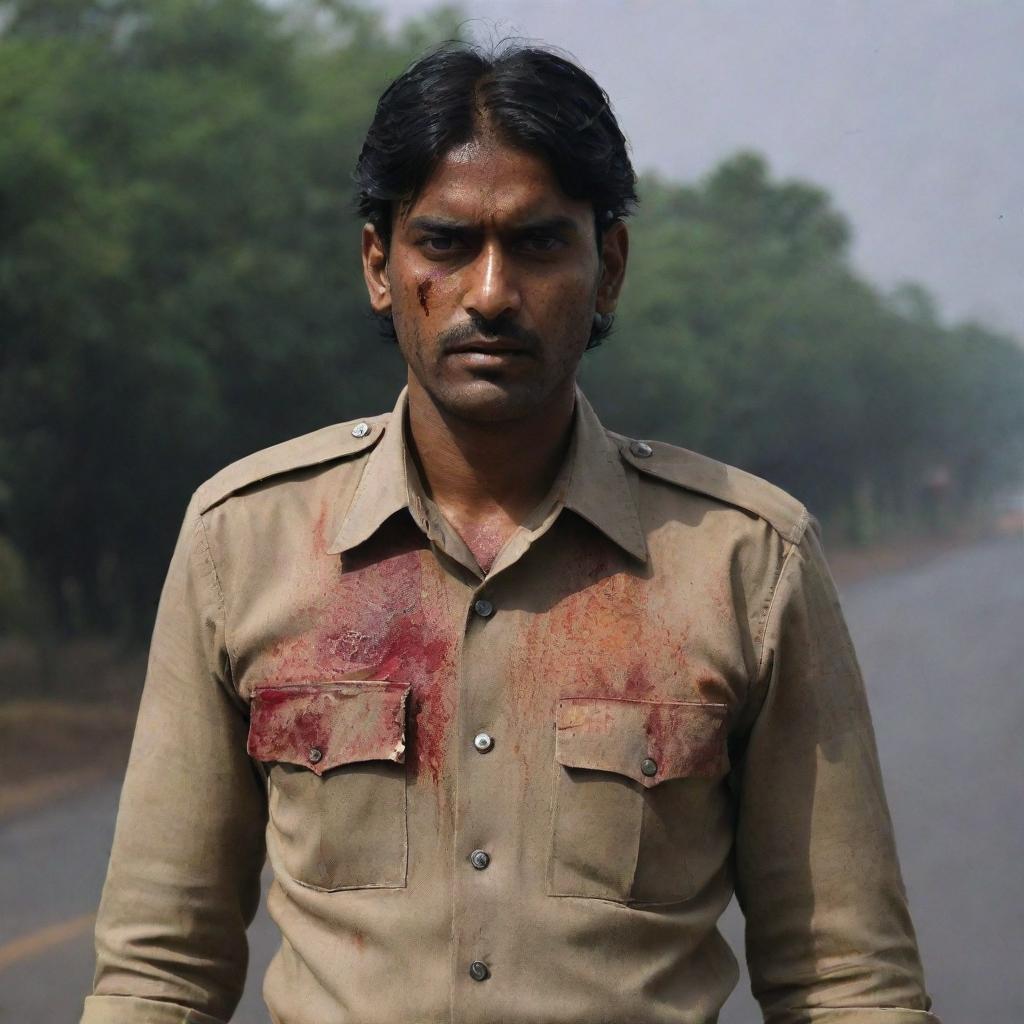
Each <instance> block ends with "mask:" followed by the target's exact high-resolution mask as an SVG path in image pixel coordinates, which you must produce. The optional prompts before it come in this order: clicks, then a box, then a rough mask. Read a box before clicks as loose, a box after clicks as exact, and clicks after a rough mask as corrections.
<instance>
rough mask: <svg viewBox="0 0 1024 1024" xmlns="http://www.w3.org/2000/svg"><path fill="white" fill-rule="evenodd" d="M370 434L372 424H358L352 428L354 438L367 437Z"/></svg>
mask: <svg viewBox="0 0 1024 1024" xmlns="http://www.w3.org/2000/svg"><path fill="white" fill-rule="evenodd" d="M369 432H370V424H369V423H357V424H356V425H355V426H354V427H353V428H352V436H353V437H366V435H367V434H368V433H369Z"/></svg>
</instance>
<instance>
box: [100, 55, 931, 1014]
mask: <svg viewBox="0 0 1024 1024" xmlns="http://www.w3.org/2000/svg"><path fill="white" fill-rule="evenodd" d="M356 177H357V182H358V187H359V197H360V208H361V210H362V212H363V214H364V215H365V216H366V218H367V221H368V223H367V225H366V227H365V228H364V230H363V239H362V252H363V266H364V270H365V276H366V284H367V288H368V291H369V296H370V303H371V306H372V308H373V310H374V312H375V313H376V314H377V315H378V316H380V317H381V318H383V319H385V320H386V321H387V322H388V323H389V324H393V329H394V333H395V335H396V337H397V341H398V344H399V345H400V347H401V351H402V354H403V356H404V357H405V360H406V362H407V363H408V367H409V374H408V388H407V390H406V391H404V392H403V393H402V395H401V396H400V398H399V400H398V404H397V406H396V408H395V410H394V412H393V413H392V414H391V415H390V416H378V417H374V418H371V419H365V420H355V421H352V422H350V423H346V424H343V425H340V426H334V427H328V428H326V429H324V430H321V431H319V432H317V433H314V434H311V435H308V436H306V437H303V438H298V439H297V440H294V441H290V442H287V443H285V444H283V445H279V446H278V447H276V448H271V449H269V450H268V451H265V452H261V453H258V454H256V455H253V456H251V457H250V458H247V459H243V460H242V461H241V462H239V463H236V464H234V465H233V466H230V467H228V468H227V469H226V470H224V471H223V472H222V473H220V474H219V475H217V476H215V477H214V478H213V479H212V480H210V481H208V482H207V483H206V484H204V485H203V486H202V487H200V488H199V490H198V491H197V492H196V494H195V496H194V497H193V499H192V502H191V504H190V507H189V510H188V513H187V515H186V519H185V524H184V527H183V529H182V533H181V537H180V540H179V543H178V547H177V550H176V552H175V555H174V559H173V561H172V563H171V567H170V571H169V574H168V578H167V583H166V586H165V590H164V594H163V597H162V599H161V605H160V610H159V614H158V618H157V624H156V629H155V634H154V638H153V646H152V652H151V659H150V666H149V672H148V676H147V680H146V687H145V693H144V696H143V701H142V706H141V710H140V715H139V723H138V728H137V733H136V739H135V743H134V747H133V751H132V757H131V762H130V765H129V769H128V775H127V779H126V782H125V789H124V795H123V797H122V802H121V808H120V813H119V819H118V827H117V834H116V838H115V842H114V849H113V853H112V856H111V863H110V870H109V876H108V880H107V885H106V888H105V890H104V896H103V903H102V907H101V911H100V916H99V921H98V924H97V948H98V968H97V977H96V984H95V990H94V993H93V995H91V996H90V997H89V999H88V1000H87V1001H86V1009H85V1015H84V1018H83V1020H84V1021H85V1022H87V1024H100V1022H103V1024H120V1022H124V1024H128V1022H140V1024H141V1022H143V1021H145V1022H146V1024H164V1022H166V1024H171V1022H174V1024H180V1022H183V1021H189V1022H201V1024H212V1022H217V1021H225V1020H227V1019H228V1018H229V1017H230V1015H231V1013H232V1010H233V1008H234V1006H235V1003H236V1001H237V999H238V996H239V993H240V991H241V987H242V984H243V979H244V974H245V967H246V946H245V935H244V931H245V927H246V924H247V923H248V922H249V920H250V919H251V918H252V915H253V913H254V911H255V907H256V905H257V899H258V879H259V874H260V869H261V865H262V862H263V857H264V835H265V838H266V850H267V853H268V854H269V859H270V862H271V864H272V866H273V869H274V883H273V886H272V888H271V892H270V896H269V908H270V912H271V914H272V915H273V917H274V919H275V920H276V921H277V922H278V924H279V925H280V928H281V933H282V945H281V949H280V951H279V953H278V954H277V957H276V959H275V960H274V962H273V964H272V965H271V967H270V970H269V972H268V974H267V977H266V980H265V985H264V994H265V997H266V1000H267V1003H268V1006H269V1008H270V1012H271V1016H272V1017H273V1019H274V1020H275V1021H276V1022H280V1024H329V1022H337V1024H341V1022H353V1024H375V1022H388V1024H434V1022H441V1021H449V1022H454V1021H458V1022H495V1021H502V1022H509V1024H518V1022H544V1024H555V1022H566V1024H568V1022H572V1024H609V1022H617V1024H661V1022H669V1021H671V1022H673V1024H678V1022H689V1024H697V1022H712V1021H714V1020H715V1019H716V1017H717V1013H718V1010H719V1008H720V1007H721V1005H722V1003H723V1002H724V1001H725V999H726V997H727V995H728V994H729V992H730V990H731V989H732V988H733V987H734V985H735V983H736V978H737V970H736V962H735V959H734V957H733V955H732V954H731V952H730V951H729V949H728V948H727V947H726V945H725V943H724V942H723V940H722V938H721V936H720V935H719V933H718V931H717V930H716V922H717V920H718V918H719V916H720V914H721V913H722V911H723V910H724V908H725V907H726V905H727V904H728V902H729V900H730V897H731V895H732V893H733V890H734V887H735V889H736V891H737V892H738V895H739V898H740V902H741V905H742V907H743V910H744V912H745V914H746V919H747V951H746V952H747V959H748V962H749V964H750V972H751V978H752V982H753V986H754V992H755V995H756V996H757V997H758V999H759V1000H760V1002H761V1005H762V1007H763V1010H764V1015H765V1018H766V1020H768V1021H770V1022H771V1024H797V1022H801V1024H803V1022H812V1021H813V1022H815V1024H818V1022H823V1024H824V1022H827V1024H854V1022H857V1024H876V1022H877V1024H926V1022H934V1021H935V1018H934V1017H932V1016H931V1015H930V1014H929V1013H928V1012H927V1011H928V1008H929V1001H928V998H927V996H926V995H925V992H924V989H923V983H922V977H921V969H920V965H919V960H918V955H917V951H916V948H915V941H914V937H913V930H912V927H911V924H910V920H909V917H908V913H907V908H906V901H905V896H904V891H903V887H902V883H901V881H900V875H899V869H898V866H897V861H896V855H895V850H894V847H893V840H892V832H891V827H890V823H889V818H888V812H887V810H886V804H885V798H884V795H883V791H882V784H881V779H880V775H879V769H878V764H877V758H876V754H875V747H874V740H873V736H872V730H871V724H870V719H869V716H868V711H867V708H866V705H865V700H864V693H863V688H862V684H861V680H860V677H859V674H858V669H857V665H856V661H855V659H854V655H853V651H852V649H851V646H850V642H849V639H848V636H847V633H846V630H845V627H844V625H843V621H842V618H841V615H840V612H839V608H838V603H837V600H836V596H835V593H834V589H833V586H832V583H831V581H830V578H829V575H828V572H827V569H826V567H825V565H824V562H823V560H822V556H821V552H820V548H819V544H818V539H817V535H816V532H815V528H814V526H813V524H812V523H811V521H810V520H809V518H808V514H807V512H806V511H805V509H804V508H803V506H801V505H800V504H799V503H798V502H797V501H795V500H794V499H792V498H791V497H789V496H788V495H786V494H784V493H782V492H781V491H779V490H777V489H776V488H774V487H772V486H771V485H769V484H767V483H764V482H763V481H760V480H757V479H755V478H753V477H751V476H749V475H747V474H744V473H741V472H739V471H737V470H734V469H731V468H729V467H726V466H723V465H721V464H718V463H715V462H712V461H710V460H708V459H705V458H702V457H700V456H698V455H695V454H693V453H690V452H687V451H684V450H682V449H678V448H674V447H671V446H669V445H664V444H655V443H650V444H649V443H647V442H644V441H637V440H632V441H631V440H627V439H625V438H621V437H618V436H616V435H614V434H610V433H607V432H606V431H604V430H603V429H602V428H601V426H600V424H599V422H598V420H597V418H596V416H595V414H594V412H593V410H592V409H591V408H590V406H589V405H588V404H587V402H586V399H585V398H584V397H583V395H582V394H581V393H580V392H579V391H578V390H577V389H576V386H575V376H576V370H577V367H578V364H579V362H580V359H581V357H582V355H583V352H584V350H585V349H586V348H587V347H588V346H589V345H591V344H592V343H593V342H594V341H595V340H598V339H599V338H600V337H601V336H602V335H603V334H605V333H607V330H608V328H609V326H610V318H611V315H612V313H613V311H614V309H615V306H616V301H617V299H618V295H619V291H620V288H621V286H622V282H623V277H624V273H625V268H626V260H627V251H628V246H627V229H626V227H625V224H624V217H625V216H626V215H627V213H628V212H629V210H630V208H631V206H632V204H633V202H634V199H635V196H634V182H635V178H634V175H633V171H632V168H631V166H630V163H629V159H628V157H627V154H626V148H625V143H624V140H623V137H622V134H621V132H620V131H619V129H618V126H617V124H616V122H615V120H614V117H613V115H612V113H611V111H610V109H609V107H608V103H607V98H606V97H605V95H604V94H603V93H602V91H601V90H600V89H599V88H598V87H597V85H596V84H595V83H594V82H593V81H592V80H591V79H590V78H589V77H588V76H587V75H586V74H584V73H583V72H582V71H581V70H580V69H579V68H577V67H575V66H573V65H572V64H571V63H569V62H567V61H565V60H563V59H562V58H561V57H558V56H555V55H552V54H550V53H547V52H544V51H541V50H536V49H515V48H509V49H506V50H505V51H503V52H500V53H499V54H498V55H497V56H494V55H486V54H482V53H480V52H478V51H476V50H474V49H472V48H469V47H465V46H449V47H447V48H444V49H442V50H440V51H438V52H436V53H434V54H432V55H430V56H428V57H426V58H425V59H423V60H422V61H421V62H419V63H418V64H416V65H415V66H413V67H412V68H411V69H410V70H409V71H407V72H406V73H405V74H404V75H403V76H402V77H401V78H399V79H398V80H397V81H396V82H395V83H394V84H393V85H392V86H391V87H390V88H389V89H388V90H387V92H386V93H385V94H384V96H383V97H382V99H381V101H380V105H379V107H378V110H377V114H376V117H375V120H374V122H373V125H372V126H371V128H370V130H369V134H368V136H367V139H366V143H365V146H364V148H363V151H362V154H361V156H360V160H359V165H358V168H357V174H356Z"/></svg>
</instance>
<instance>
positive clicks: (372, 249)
mask: <svg viewBox="0 0 1024 1024" xmlns="http://www.w3.org/2000/svg"><path fill="white" fill-rule="evenodd" d="M363 279H364V280H365V281H366V290H367V292H368V293H369V295H370V306H371V307H372V308H373V311H374V313H382V314H386V313H390V312H391V282H390V281H389V280H388V254H387V249H386V248H385V246H384V240H383V239H382V238H381V237H380V235H379V234H378V232H377V229H376V228H375V227H374V226H373V225H372V224H364V225H363Z"/></svg>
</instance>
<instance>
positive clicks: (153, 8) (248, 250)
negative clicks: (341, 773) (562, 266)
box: [0, 0, 1024, 1024]
mask: <svg viewBox="0 0 1024 1024" xmlns="http://www.w3.org/2000/svg"><path fill="white" fill-rule="evenodd" d="M507 36H517V37H526V38H529V39H539V40H543V41H545V42H547V43H550V44H554V45H557V46H559V47H561V48H563V49H565V50H567V51H568V52H569V53H570V54H571V55H573V56H574V57H575V58H576V59H578V60H579V61H580V62H581V63H582V64H583V65H584V66H585V67H587V68H588V70H590V71H591V72H592V73H593V74H594V75H595V77H596V78H597V79H598V81H599V82H600V83H601V84H602V85H603V86H604V87H605V88H606V89H607V91H608V92H609V94H610V96H611V99H612V102H613V106H614V107H615V109H616V112H617V114H618V116H619V119H620V122H621V124H622V127H623V129H624V131H625V133H626V135H627V137H628V138H629V139H630V141H631V145H632V152H633V157H634V162H635V165H636V167H637V169H638V171H639V172H641V174H642V178H641V182H640V189H639V191H640V196H641V205H640V210H639V213H638V214H637V216H636V218H635V220H634V221H633V223H632V228H631V230H632V252H631V265H630V271H629V275H628V279H627V286H626V291H625V296H624V300H623V302H622V304H621V306H620V313H619V316H618V321H617V324H618V326H617V329H616V332H615V333H614V335H613V336H612V338H611V339H610V340H609V341H608V342H606V343H605V344H604V345H603V346H602V347H601V348H600V349H598V350H596V351H595V352H592V353H589V354H588V355H587V356H586V359H585V367H584V372H583V383H584V386H585V388H586V389H587V391H588V394H589V395H590V397H591V398H592V400H593V401H594V403H595V405H596V407H597V409H598V411H599V412H600V414H601V415H602V418H603V419H604V421H605V422H606V423H607V425H609V426H610V427H612V428H614V429H617V430H620V431H623V432H625V433H629V434H633V435H637V436H649V437H657V438H660V439H664V440H669V441H673V442H676V443H678V444H682V445H685V446H686V447H689V448H694V449H697V450H699V451H702V452H704V453H706V454H709V455H712V456H714V457H716V458H719V459H723V460H725V461H728V462H731V463H734V464H736V465H739V466H742V467H744V468H746V469H749V470H751V471H752V472H754V473H757V474H759V475H761V476H764V477H767V478H768V479H770V480H772V481H774V482H775V483H778V484H780V485H781V486H783V487H785V488H787V489H788V490H790V491H792V492H793V493H794V494H796V495H797V496H798V497H799V498H800V499H802V500H803V501H804V502H806V503H807V504H808V505H809V506H810V508H811V510H812V512H813V513H814V514H815V515H816V516H818V518H819V519H820V520H821V521H822V523H823V526H824V532H825V539H826V545H827V548H828V550H829V552H830V555H831V561H832V563H833V566H834V569H835V572H836V575H837V577H838V579H839V583H840V586H841V590H842V594H843V599H844V606H845V607H846V610H847V614H848V616H849V618H850V623H851V628H852V629H853V632H854V636H855V640H856V641H857V644H858V650H859V652H860V655H861V660H862V663H863V665H864V669H865V675H866V678H867V682H868V687H869V691H870V696H871V700H872V706H873V709H874V714H875V719H876V728H877V730H878V736H879V746H880V750H881V755H882V762H883V769H884V771H885V774H886V782H887V787H888V790H889V794H890V800H891V803H892V806H893V815H894V820H895V823H896V829H897V835H898V839H899V842H900V849H901V853H902V857H903V864H904V874H905V876H906V880H907V886H908V890H909V893H910V897H911V904H912V909H913V912H914V916H915V921H916V922H917V926H918V930H919V932H920V938H921V945H922V952H923V954H924V957H925V966H926V970H927V972H928V978H929V983H930V988H931V990H932V992H933V994H934V995H935V998H936V1008H937V1010H938V1011H939V1012H940V1014H941V1015H942V1016H943V1017H944V1019H945V1020H946V1024H951V1022H952V1021H955V1020H986V1019H990V1020H1006V1021H1010V1020H1014V1019H1021V1011H1022V1010H1024V1001H1022V996H1021V994H1020V987H1019V983H1018V982H1017V979H1016V977H1015V973H1016V971H1018V970H1019V964H1020V963H1021V962H1024V920H1022V916H1024V872H1022V871H1021V869H1020V864H1021V862H1022V859H1024V818H1022V815H1021V811H1020V803H1021V801H1020V781H1021V779H1022V778H1024V757H1022V753H1021V751H1022V745H1021V743H1020V740H1019V736H1020V729H1021V727H1022V726H1024V696H1022V686H1021V684H1022V683H1024V668H1022V666H1024V630H1022V626H1024V347H1022V343H1021V339H1022V338H1024V179H1022V175H1021V167H1022V166H1024V135H1022V133H1021V131H1020V125H1021V122H1022V117H1024V62H1022V61H1021V60H1020V54H1021V49H1022V44H1024V4H1021V3H1020V2H1019V0H1002V2H999V0H990V2H986V0H973V2H972V0H901V2H900V3H898V4H893V3H891V2H886V0H858V2H849V3H848V2H822V0H776V2H775V3H773V4H771V5H767V4H760V3H754V2H734V0H715V2H712V0H690V2H687V3H681V2H672V0H561V2H529V0H519V2H516V0H491V2H487V0H476V2H472V0H467V2H466V3H463V4H462V5H461V6H459V7H438V6H437V5H436V4H432V3H429V2H427V0H392V2H391V3H388V4H387V5H386V6H384V5H379V6H374V5H373V4H372V3H369V2H367V3H350V2H345V0H323V2H314V0H277V2H273V3H271V2H269V0H268V2H266V3H261V2H258V0H15V2H5V0H0V908H2V911H0V1020H12V1021H14V1020H17V1021H19V1024H30V1022H33V1021H40V1022H42V1021H46V1022H47V1024H49V1022H52V1021H54V1020H58V1019H72V1020H73V1019H75V1018H76V1016H77V1013H78V1012H79V1008H80V1005H81V998H82V996H83V994H84V992H85V990H86V988H87V987H88V984H89V978H90V974H91V968H92V962H91V955H92V954H91V937H90V929H91V922H92V917H91V915H92V912H93V910H94V908H95V903H96V900H97V899H98V895H99V886H100V885H101V883H102V878H103V872H104V869H105V864H106V856H107V854H108V852H109V842H110V832H111V829H112V823H113V816H114V810H115V807H116V799H117V792H118V787H119V781H120V773H121V772H122V771H123V766H124V759H125V756H126V751H127V743H128V741H129V739H130V734H131V725H132V722H133V718H134V712H135V707H136V704H137V700H138V695H139V691H140V687H141V682H142V676H143V673H144V665H145V647H146V640H147V635H148V631H149V628H150V626H151V622H152V616H153V613H154V610H155V603H156V597H157V594H158V591H159V587H160V583H161V581H162V577H163V573H164V571H165V569H166V564H167V560H168V558H169V556H170V552H171V548H172V545H173V542H174V538H175V536H176V532H177V528H178V524H179V522H180V517H181V515H182V513H183V511H184V508H185V505H186V503H187V501H188V497H189V495H190V493H191V491H192V490H193V489H194V488H195V487H196V486H197V484H198V483H199V482H201V481H202V480H203V479H204V478H205V477H207V476H209V475H210V474H211V473H213V472H214V471H215V470H217V469H218V468H219V467H221V466H222V465H224V464H225V463H227V462H229V461H231V460H233V459H235V458H238V457H240V456H242V455H244V454H247V453H248V452H251V451H253V450H256V449H258V448H261V447H265V446H267V445H269V444H273V443H275V442H277V441H280V440H283V439H285V438H288V437H291V436H294V435H296V434H299V433H302V432H305V431H307V430H312V429H315V428H317V427H319V426H323V425H325V424H327V423H330V422H334V421H338V420H344V419H348V418H351V417H355V416H360V415H366V414H370V413H376V412H378V411H383V410H386V409H389V408H390V407H391V405H392V403H393V401H394V396H395V394H396V393H397V391H398V389H399V387H400V386H401V383H402V378H403V367H402V365H401V362H400V360H399V358H398V355H397V352H396V351H395V350H394V349H393V347H391V346H390V345H389V344H388V343H386V342H384V341H382V340H381V339H380V337H379V336H378V334H377V331H376V329H375V327H374V325H373V324H372V322H371V320H370V319H369V317H368V313H367V305H366V296H365V290H364V286H363V283H362V279H361V274H360V271H359V260H358V228H359V224H358V222H357V221H356V220H355V218H354V215H353V212H352V203H351V184H350V177H349V175H350V172H351V169H352V167H353V165H354V162H355V158H356V154H357V153H358V150H359V146H360V144H361V141H362V136H363V133H364V132H365V130H366V127H367V125H368V124H369V121H370V118H371V117H372V113H373V109H374V106H375V104H376V100H377V97H378V96H379V94H380V92H381V91H382V89H383V88H384V86H385V85H386V84H387V82H388V81H389V80H390V79H391V78H392V77H394V75H396V74H397V73H399V72H400V71H401V70H402V69H403V68H404V67H405V66H406V65H407V63H408V62H409V61H410V60H411V59H412V58H413V57H414V56H416V55H417V54H419V53H421V52H422V51H423V49H424V48H426V47H428V46H429V45H431V44H433V43H436V42H438V41H440V40H442V39H447V38H453V37H463V38H475V39H481V40H484V41H491V42H494V41H498V40H500V39H502V38H505V37H507ZM727 935H728V937H729V939H730V941H731V942H732V943H733V945H734V948H735V949H736V950H737V954H738V955H739V957H740V959H741V960H742V929H741V922H740V920H739V917H738V915H736V914H735V912H730V917H729V920H728V921H727ZM253 936H254V939H253V942H254V965H253V970H252V972H251V973H252V978H251V979H250V981H251V984H250V988H249V990H248V991H247V994H246V997H245V1000H244V1001H243V1004H242V1007H241V1008H240V1010H239V1013H238V1015H237V1017H236V1019H237V1020H239V1021H243V1022H251V1024H264V1022H265V1020H266V1015H265V1011H263V1010H262V1009H261V1004H260V1001H259V997H258V990H259V976H260V974H261V973H262V965H263V963H265V960H266V958H267V957H268V956H269V954H270V952H271V951H272V949H273V946H274V935H273V929H272V926H271V925H270V924H269V923H268V922H267V921H266V920H265V918H263V917H262V916H261V918H260V919H259V920H258V922H257V924H256V925H255V926H254V932H253ZM758 1019H759V1017H758V1015H757V1011H756V1009H755V1007H754V1004H753V1003H752V1002H751V1000H750V996H749V993H747V992H746V991H745V983H744V984H743V985H741V988H740V989H739V990H738V991H737V993H736V995H735V996H734V998H733V999H732V1000H731V1001H730V1003H729V1004H728V1006H727V1008H726V1011H725V1013H724V1014H723V1018H722V1020H723V1024H739V1022H741V1021H748V1020H749V1021H755V1020H758Z"/></svg>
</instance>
